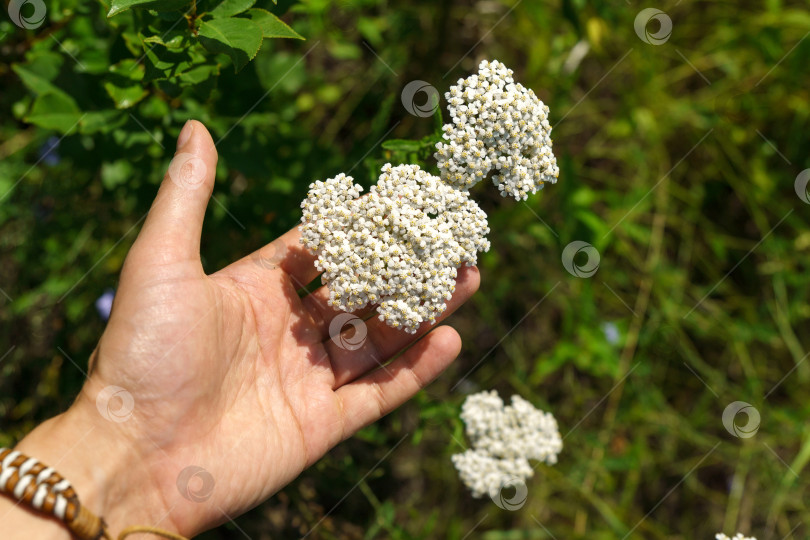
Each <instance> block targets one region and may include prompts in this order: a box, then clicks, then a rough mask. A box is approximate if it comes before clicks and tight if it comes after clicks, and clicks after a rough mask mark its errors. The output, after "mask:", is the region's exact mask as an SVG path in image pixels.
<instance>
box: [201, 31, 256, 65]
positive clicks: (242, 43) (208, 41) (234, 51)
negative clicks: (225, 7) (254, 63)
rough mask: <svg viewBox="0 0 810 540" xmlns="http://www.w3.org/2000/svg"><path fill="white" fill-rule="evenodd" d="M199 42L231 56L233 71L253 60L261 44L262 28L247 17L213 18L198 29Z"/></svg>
mask: <svg viewBox="0 0 810 540" xmlns="http://www.w3.org/2000/svg"><path fill="white" fill-rule="evenodd" d="M199 35H200V42H201V43H202V44H203V46H204V47H205V48H206V49H208V50H209V51H211V52H216V53H225V54H227V55H228V56H230V57H231V60H232V61H233V66H234V70H235V71H239V70H240V69H242V68H243V67H245V65H246V64H247V63H248V62H250V61H251V60H253V58H254V57H255V56H256V53H257V52H259V47H261V46H262V29H261V27H260V26H259V25H258V24H256V23H254V22H253V21H251V20H249V19H243V18H232V19H213V20H211V21H204V22H203V23H202V24H200V29H199Z"/></svg>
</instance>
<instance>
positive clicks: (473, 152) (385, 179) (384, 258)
mask: <svg viewBox="0 0 810 540" xmlns="http://www.w3.org/2000/svg"><path fill="white" fill-rule="evenodd" d="M447 99H448V101H449V102H450V104H449V110H450V114H451V116H452V118H453V123H452V124H447V125H445V126H443V130H444V138H445V139H446V140H447V141H448V142H446V143H445V142H439V143H438V144H437V145H436V148H437V150H438V151H437V152H436V154H435V156H436V159H437V160H438V166H439V169H440V170H441V177H436V176H433V175H431V174H429V173H427V172H425V171H422V170H421V169H420V168H419V167H418V166H417V165H400V166H397V167H392V166H391V165H390V164H386V165H385V167H383V170H382V174H381V175H380V177H379V180H378V182H377V185H375V186H373V187H372V188H371V190H370V192H369V194H368V195H367V196H365V197H362V198H361V197H360V192H361V191H362V188H361V187H360V186H359V185H356V184H354V181H353V179H352V177H351V176H346V175H345V174H339V175H338V176H336V177H334V178H330V179H328V180H326V181H323V182H322V181H320V180H319V181H317V182H315V183H313V184H310V186H309V187H310V189H309V194H308V195H307V198H306V199H305V200H304V201H303V202H302V203H301V208H303V210H304V212H303V216H302V217H301V223H302V225H301V226H300V227H299V229H300V230H301V231H302V239H301V242H302V243H303V244H305V245H306V246H307V247H308V248H309V249H310V250H311V251H312V252H313V253H315V254H317V256H318V258H317V261H316V263H315V264H316V266H317V268H318V270H320V271H322V272H323V280H324V282H325V283H326V284H327V285H328V287H329V298H330V299H329V303H330V305H331V306H333V307H334V308H336V309H340V310H342V311H348V312H352V311H356V310H358V309H361V308H363V307H365V306H366V305H369V304H378V307H377V312H378V313H379V317H380V319H381V320H383V321H385V322H386V323H387V324H388V325H390V326H392V327H394V328H401V329H404V330H405V331H406V332H410V333H415V332H416V330H417V329H418V328H419V325H420V324H421V323H423V322H425V321H428V322H430V323H431V324H433V323H435V322H436V318H437V317H438V316H439V315H440V314H441V313H442V312H444V310H445V309H447V304H446V301H447V300H449V299H450V297H451V295H452V293H453V291H454V290H455V283H456V277H457V269H458V268H459V267H460V266H461V265H462V264H467V265H474V264H475V263H476V260H477V253H478V252H479V251H487V250H488V249H489V242H488V241H487V239H486V235H487V234H488V233H489V226H488V225H487V219H486V218H487V216H486V214H485V213H484V212H483V211H482V210H481V209H480V208H479V207H478V205H477V204H476V203H475V201H473V200H471V199H470V198H469V193H468V188H469V187H471V186H472V185H474V184H475V183H477V182H478V181H480V180H482V179H483V178H484V177H485V176H487V175H488V174H489V173H490V171H494V175H493V181H494V182H495V185H497V186H498V188H499V189H500V190H501V194H502V195H507V194H509V195H512V196H514V197H515V198H516V199H521V198H522V199H526V197H527V195H528V193H534V192H536V191H537V189H539V188H542V187H543V183H544V182H551V183H554V182H556V179H557V176H558V174H559V170H558V169H557V162H556V159H555V158H554V154H553V153H552V152H551V139H550V137H549V135H550V131H551V128H550V126H549V124H548V107H546V106H545V105H543V103H542V102H541V101H540V100H539V99H537V97H536V96H535V95H534V92H532V91H531V90H528V89H526V88H524V87H523V86H522V85H521V84H515V82H514V80H513V79H512V71H511V70H510V69H507V68H506V66H504V65H503V64H501V63H499V62H498V61H497V60H496V61H493V62H491V63H490V62H487V61H484V62H482V63H481V65H480V68H479V72H478V73H477V74H476V75H472V76H471V77H468V78H467V79H461V80H459V82H458V85H456V86H452V87H450V92H448V93H447ZM535 459H539V458H535Z"/></svg>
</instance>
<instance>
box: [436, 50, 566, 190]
mask: <svg viewBox="0 0 810 540" xmlns="http://www.w3.org/2000/svg"><path fill="white" fill-rule="evenodd" d="M445 98H446V99H447V101H448V103H449V105H448V109H449V111H450V116H451V117H452V119H453V123H452V124H446V125H445V126H444V138H445V140H446V142H439V143H437V144H436V150H437V152H436V154H435V157H436V160H437V161H438V164H439V169H440V170H441V173H442V178H444V180H445V181H446V182H449V183H451V184H453V185H456V186H459V187H461V188H463V189H469V188H471V187H472V186H473V185H475V184H476V183H478V182H479V181H481V180H483V179H484V178H486V177H487V175H488V174H490V172H493V176H492V181H493V183H494V184H495V185H496V186H498V189H499V190H500V191H501V195H503V196H507V195H511V196H513V197H514V198H515V199H517V200H521V199H523V200H526V198H527V197H528V194H529V193H535V192H536V191H537V190H538V189H542V188H543V184H544V183H545V182H549V183H551V184H554V183H556V182H557V177H558V176H559V174H560V170H559V168H558V167H557V159H556V158H555V157H554V153H553V152H552V150H551V146H552V143H551V126H550V125H549V123H548V107H547V106H546V105H544V104H543V102H542V101H540V99H538V97H537V96H536V95H535V94H534V92H533V91H532V90H531V89H529V88H525V87H524V86H523V85H522V84H520V83H515V81H514V79H513V78H512V70H511V69H509V68H507V67H506V66H505V65H503V64H502V63H500V62H498V61H497V60H493V61H492V62H487V61H486V60H484V61H482V62H481V64H480V65H479V67H478V73H476V74H474V75H471V76H469V77H467V78H466V79H459V80H458V83H457V84H456V85H455V86H451V87H450V91H449V92H447V93H446V94H445Z"/></svg>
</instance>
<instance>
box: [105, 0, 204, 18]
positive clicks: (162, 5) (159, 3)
mask: <svg viewBox="0 0 810 540" xmlns="http://www.w3.org/2000/svg"><path fill="white" fill-rule="evenodd" d="M190 3H191V2H190V0H113V1H112V3H111V4H110V11H108V12H107V17H113V16H115V15H118V14H119V13H123V12H124V11H127V10H128V9H132V8H144V9H154V10H155V11H175V10H177V9H179V8H182V7H185V6H187V5H189V4H190Z"/></svg>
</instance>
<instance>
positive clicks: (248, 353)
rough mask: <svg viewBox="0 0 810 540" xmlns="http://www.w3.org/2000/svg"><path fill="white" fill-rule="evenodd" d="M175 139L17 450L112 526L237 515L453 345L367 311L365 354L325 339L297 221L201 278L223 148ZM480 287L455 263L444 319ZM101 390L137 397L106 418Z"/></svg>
mask: <svg viewBox="0 0 810 540" xmlns="http://www.w3.org/2000/svg"><path fill="white" fill-rule="evenodd" d="M178 141H179V143H180V144H179V148H178V151H177V153H176V155H175V158H174V161H173V165H172V166H171V167H170V169H169V171H170V172H169V173H167V175H166V177H165V178H164V180H163V182H162V185H161V187H160V190H159V192H158V194H157V197H156V199H155V201H154V203H153V205H152V208H151V210H150V212H149V215H148V217H147V219H146V222H145V223H144V226H143V228H142V230H141V232H140V234H139V236H138V238H137V240H136V241H135V243H134V244H133V246H132V248H131V249H130V252H129V254H128V256H127V258H126V262H125V264H124V267H123V269H122V272H121V279H120V284H119V288H118V292H117V294H116V297H115V302H114V306H113V310H112V314H111V317H110V320H109V324H108V326H107V328H106V330H105V331H104V334H103V335H102V337H101V340H100V342H99V345H98V347H97V349H96V351H95V353H94V355H93V357H92V359H91V362H90V375H89V378H88V380H87V381H86V383H85V385H84V388H83V390H82V392H81V394H80V395H79V396H78V398H77V399H76V401H75V403H74V404H73V405H72V406H71V407H70V409H69V410H68V411H67V412H66V413H63V414H62V415H60V416H57V417H56V418H53V419H51V420H48V421H47V422H45V423H43V424H42V425H40V426H39V427H37V428H36V429H35V430H34V431H32V432H31V433H30V434H29V435H28V436H27V437H26V438H25V439H23V441H21V442H20V444H19V445H18V446H17V448H18V449H20V450H21V451H23V452H26V453H28V454H29V455H31V456H34V457H37V458H38V459H39V460H41V461H43V462H44V463H46V464H48V465H51V466H53V467H54V468H55V469H56V470H57V471H59V472H60V473H62V474H63V475H64V476H65V477H66V478H68V479H69V480H71V481H72V483H73V485H74V486H75V487H76V489H77V492H78V493H79V496H80V498H81V500H82V502H83V503H84V504H85V505H86V506H87V507H88V508H89V509H90V510H92V511H94V512H95V513H97V514H100V515H103V516H104V517H105V518H106V520H107V522H108V523H109V524H110V527H111V530H112V532H113V533H115V534H117V532H118V531H119V530H120V529H122V528H124V527H127V526H130V525H146V526H156V527H160V528H163V529H166V530H169V531H175V532H178V533H180V534H182V535H184V536H192V535H194V534H197V533H199V532H201V531H203V530H205V529H208V528H210V527H213V526H215V525H217V524H219V523H222V522H224V521H227V520H229V519H231V518H233V517H235V516H237V515H239V514H240V513H242V512H245V511H246V510H248V509H250V508H252V507H253V506H255V505H257V504H259V503H260V502H261V501H263V500H265V499H267V498H268V497H270V496H271V495H272V494H274V493H275V492H276V491H278V490H279V489H281V488H282V487H283V486H284V485H286V484H287V483H289V482H290V481H291V480H293V479H294V478H295V477H296V476H298V475H299V474H300V473H301V471H303V470H304V469H305V468H307V467H308V466H310V465H312V464H313V463H314V462H315V461H317V460H318V459H319V458H320V457H321V456H323V455H324V453H326V452H327V451H328V450H329V449H330V448H332V447H333V446H334V445H336V444H337V443H339V442H340V441H342V440H344V439H346V438H347V437H349V436H351V435H352V434H353V433H355V432H356V431H357V430H358V429H360V428H361V427H363V426H365V425H368V424H370V423H372V422H374V421H376V420H377V419H379V418H380V417H381V416H383V415H385V414H386V413H388V412H390V411H391V410H393V409H394V408H396V407H397V406H399V405H400V404H402V403H403V402H404V401H406V400H407V399H409V398H410V397H411V396H413V395H414V394H415V393H416V392H417V391H418V390H419V389H420V388H422V387H423V386H425V385H426V384H428V383H429V382H430V381H431V380H432V379H434V378H435V377H436V376H438V375H439V374H440V373H441V372H442V371H443V370H444V369H445V368H446V367H447V366H448V365H449V364H450V362H452V361H453V359H454V358H455V357H456V356H457V355H458V353H459V351H460V349H461V340H460V338H459V335H458V334H457V333H456V332H455V330H453V329H452V328H450V327H447V326H438V325H437V326H438V327H431V326H429V325H424V326H423V328H421V329H420V331H419V333H417V334H416V335H409V334H406V333H404V332H401V331H398V330H394V329H392V328H389V327H388V326H386V325H385V324H384V323H382V322H380V321H379V320H377V318H376V317H371V318H369V319H368V320H367V321H366V324H367V328H368V334H367V337H366V339H365V341H364V342H363V344H362V346H361V347H360V348H359V349H356V350H346V349H344V348H341V347H340V346H339V345H338V343H336V341H335V340H332V339H330V336H329V323H330V321H331V320H332V318H333V317H334V316H335V315H337V313H338V312H336V311H334V310H332V309H331V308H330V307H328V306H327V304H326V300H327V299H328V292H327V291H326V289H325V288H323V287H321V288H320V289H318V290H316V291H315V292H314V293H312V294H310V295H308V296H305V297H304V298H303V299H301V298H299V296H298V294H297V292H296V291H297V290H299V289H301V288H303V287H304V286H305V285H306V284H309V283H310V282H312V281H313V280H314V279H315V278H317V270H316V269H315V268H314V266H313V260H314V257H313V256H312V255H311V254H309V253H308V252H306V250H305V249H304V248H303V246H301V245H300V244H299V243H298V238H299V233H298V231H297V230H295V229H293V230H292V231H290V232H288V233H286V234H284V235H283V236H281V237H280V238H279V239H277V240H275V241H274V242H273V243H271V244H269V245H268V246H265V247H264V248H262V249H261V250H259V251H258V252H257V253H254V254H252V255H249V256H246V257H245V258H243V259H241V260H239V261H236V262H235V263H233V264H231V265H230V266H228V267H226V268H224V269H222V270H220V271H218V272H216V273H214V274H213V275H206V274H205V273H204V271H203V268H202V265H201V262H200V255H199V249H200V234H201V230H202V222H203V218H204V215H205V210H206V206H207V204H208V199H209V197H210V195H211V191H212V189H213V185H214V172H215V170H216V161H217V154H216V149H215V146H214V143H213V140H212V139H211V136H210V135H209V133H208V131H207V130H206V129H205V127H204V126H203V125H202V124H201V123H199V122H196V121H191V122H189V123H188V124H187V125H186V126H185V127H184V129H183V132H182V133H181V136H180V138H179V140H178ZM181 160H182V162H183V163H178V161H181ZM257 260H258V261H263V262H264V263H266V262H267V260H272V262H273V263H274V264H257ZM478 284H479V275H478V271H477V269H476V268H474V267H471V268H462V269H460V270H459V278H458V282H457V285H456V291H455V294H454V296H453V298H452V300H450V301H449V302H448V309H447V311H446V312H445V313H444V314H443V317H442V318H444V317H446V316H447V315H449V314H450V313H451V312H452V311H453V310H455V309H456V308H457V307H458V306H459V305H461V304H462V303H463V302H464V301H465V300H467V299H468V298H469V297H470V296H471V295H472V294H473V293H474V292H475V291H476V290H477V288H478ZM372 310H373V308H371V307H370V308H367V309H366V310H365V312H364V313H358V315H360V316H361V317H363V316H371V315H372V313H373V311H372ZM346 332H348V333H351V332H353V330H352V329H351V326H350V325H347V329H346ZM422 336H424V337H422ZM420 337H421V338H422V339H419V338H420ZM416 340H418V341H416ZM414 341H416V343H415V345H413V346H412V347H410V348H408V347H409V346H410V345H411V344H413V343H414ZM338 342H339V340H338ZM406 348H407V349H406ZM403 349H406V350H405V352H404V353H403V354H401V355H400V356H398V357H396V358H395V359H394V360H393V361H392V362H390V363H388V364H386V362H387V361H388V360H389V359H391V358H392V357H393V356H395V355H397V354H398V353H400V352H401V351H402V350H403ZM381 364H385V367H380V365H381ZM110 385H115V386H119V387H121V388H123V389H125V390H126V391H127V392H129V393H130V394H131V395H132V397H133V400H134V403H133V409H132V412H131V416H129V417H128V418H127V419H126V420H125V421H120V422H116V421H111V420H109V419H107V418H105V417H104V415H103V414H102V410H101V409H100V408H99V407H98V406H97V398H98V395H99V392H100V391H102V389H104V388H106V387H108V386H110ZM111 406H112V405H111ZM113 408H114V406H113ZM189 466H198V467H202V468H203V469H204V470H205V471H207V472H208V473H210V477H211V478H212V479H213V481H214V483H213V490H209V491H210V493H209V494H206V497H204V499H205V500H200V501H199V502H195V501H194V500H189V499H190V498H189V497H188V496H186V497H184V496H183V494H182V493H181V489H180V487H179V486H178V475H180V473H181V471H182V470H183V469H185V468H187V467H189ZM194 481H195V479H194V478H192V482H194ZM188 489H189V490H190V491H191V492H194V491H195V490H198V489H200V486H199V485H196V484H192V485H189V486H188ZM200 499H203V497H200ZM0 522H2V523H3V525H4V526H3V529H4V530H6V531H13V532H12V533H11V535H12V536H11V537H7V538H17V536H14V535H15V534H18V535H19V536H18V537H19V538H23V537H25V538H29V537H30V536H31V533H32V532H36V533H37V537H39V538H62V537H64V538H67V537H68V536H67V534H66V529H64V527H61V526H60V525H58V524H56V523H54V522H52V521H49V520H47V519H44V518H42V517H40V516H38V515H36V516H35V515H34V514H32V513H30V512H28V511H26V510H25V509H22V508H20V507H15V506H13V505H12V502H11V501H10V500H9V499H5V498H2V497H0Z"/></svg>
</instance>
